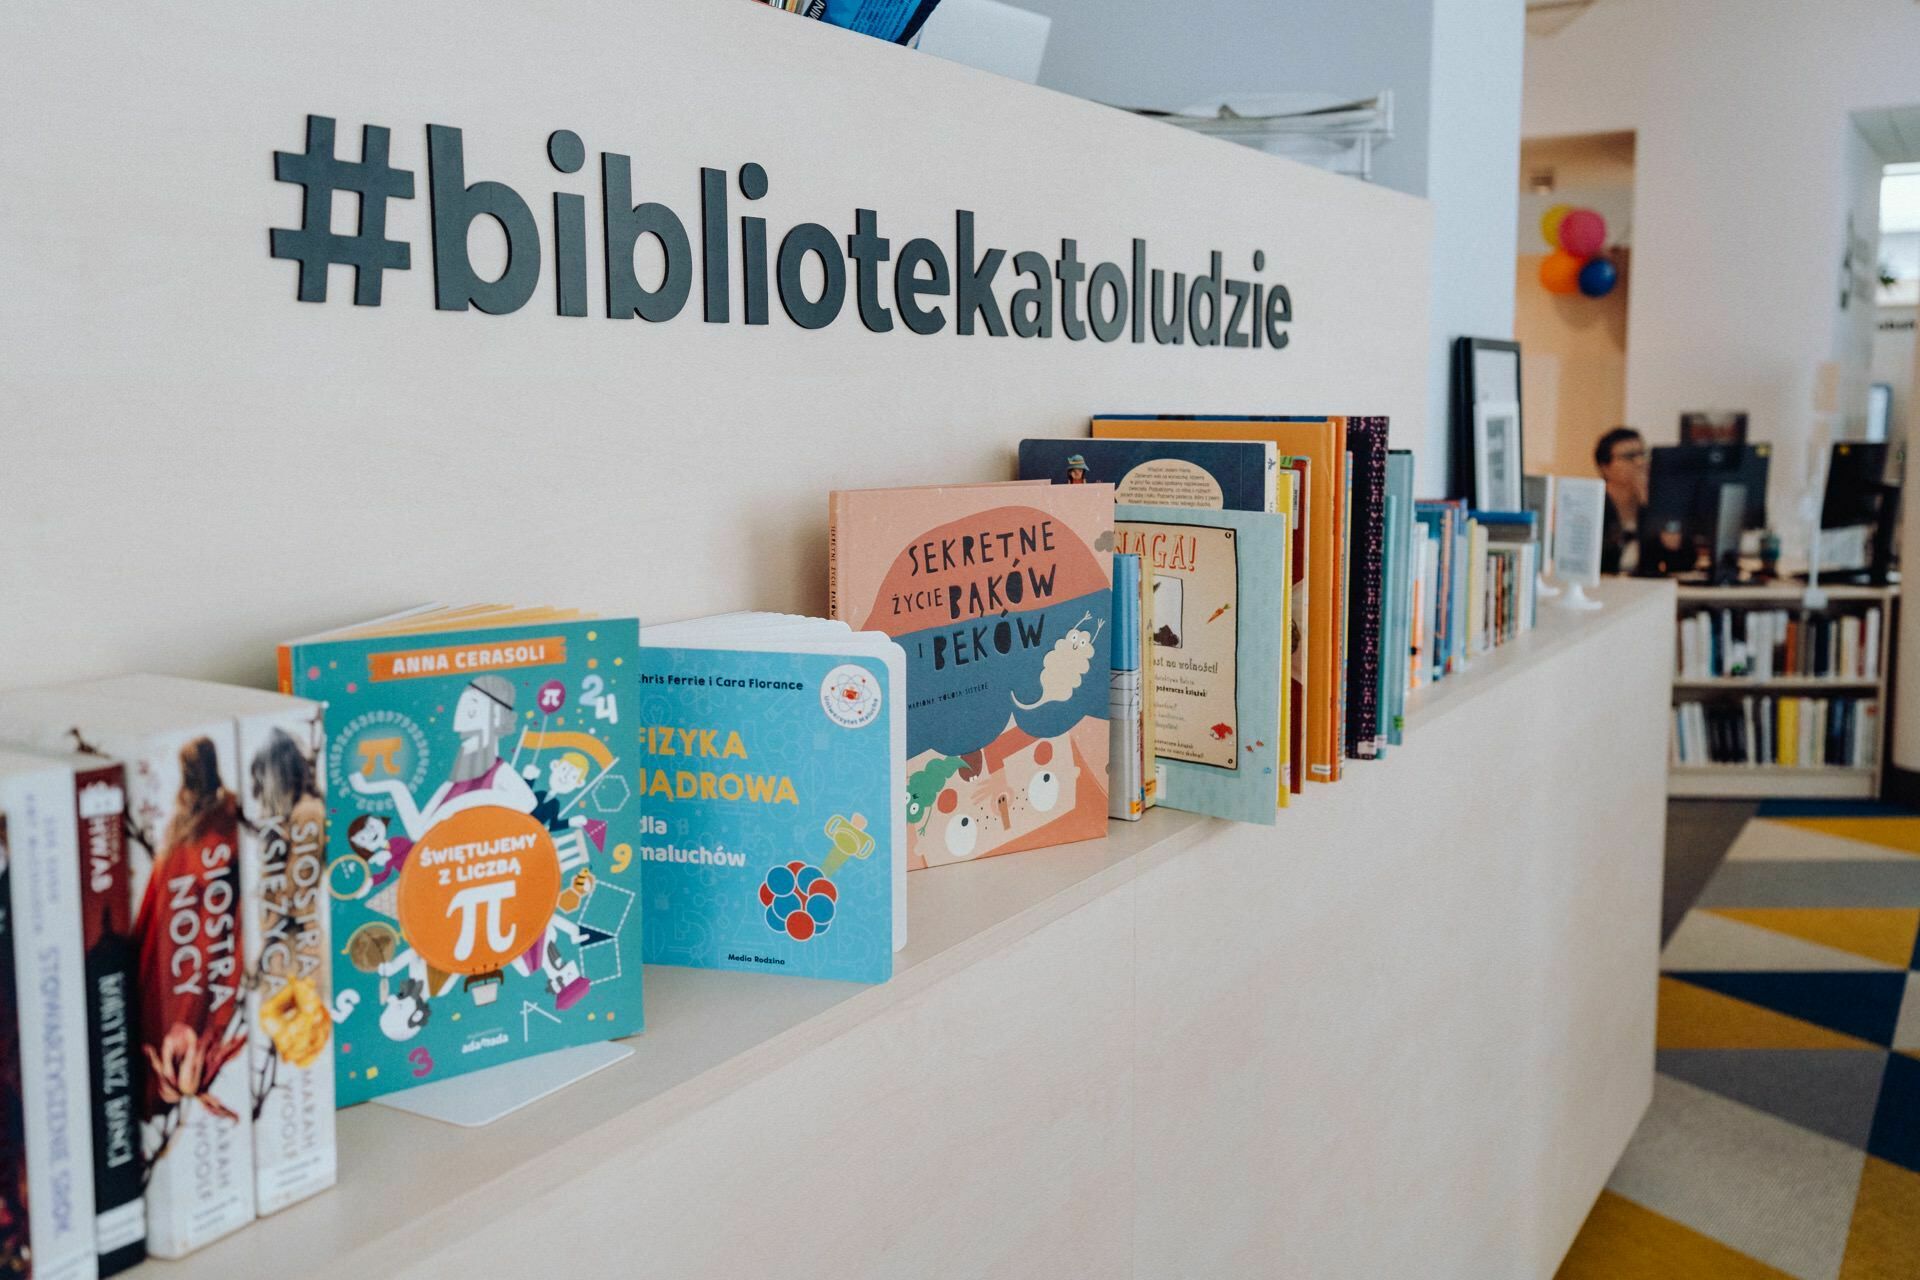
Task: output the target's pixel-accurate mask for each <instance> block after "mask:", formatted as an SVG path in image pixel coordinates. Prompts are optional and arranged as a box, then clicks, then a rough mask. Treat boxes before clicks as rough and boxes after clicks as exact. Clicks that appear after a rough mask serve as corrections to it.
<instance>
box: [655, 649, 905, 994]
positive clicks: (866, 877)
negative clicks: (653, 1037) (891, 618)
mask: <svg viewBox="0 0 1920 1280" xmlns="http://www.w3.org/2000/svg"><path fill="white" fill-rule="evenodd" d="M845 638H846V639H847V640H849V641H851V640H852V639H853V637H852V635H851V633H846V635H845ZM855 647H856V646H853V645H851V644H849V645H848V646H847V648H848V650H850V651H846V652H828V651H806V652H789V651H780V650H778V649H777V648H770V649H767V650H760V651H744V650H733V649H721V648H679V647H659V648H656V647H654V646H652V645H649V646H648V647H646V648H644V649H642V650H641V657H640V674H639V680H640V699H639V705H640V718H641V720H642V722H643V728H642V732H641V744H640V756H639V764H640V788H639V789H640V811H641V815H642V819H641V826H642V832H641V843H640V858H641V860H642V861H643V862H644V863H645V871H646V878H645V888H644V893H643V907H642V913H641V914H642V919H643V920H644V922H645V930H644V938H645V944H644V954H645V958H646V960H647V963H649V964H674V965H689V966H695V967H700V968H709V969H740V970H750V971H753V972H762V973H784V974H796V975H799V976H802V977H809V978H837V979H843V980H846V981H851V982H885V981H886V980H887V979H888V978H889V977H891V976H892V975H893V952H894V946H895V895H896V891H899V892H902V893H903V892H904V881H905V870H904V856H905V851H904V849H903V848H899V847H897V841H898V839H899V836H900V834H901V831H900V824H897V823H895V822H894V821H892V818H893V816H894V811H895V810H896V809H898V808H899V799H900V798H899V796H897V795H896V794H895V790H896V785H897V784H899V783H901V782H902V780H903V778H904V773H903V765H897V764H896V762H895V754H896V752H895V745H896V744H895V742H894V736H895V728H896V724H895V716H894V711H895V707H894V702H895V700H896V698H897V695H898V688H897V685H896V682H895V678H894V675H893V674H892V673H890V671H889V663H888V662H887V661H886V660H885V659H884V658H883V657H879V656H875V655H874V654H873V653H871V652H868V653H861V652H857V651H851V650H854V649H855ZM889 647H891V646H889ZM900 710H901V713H902V718H901V719H900V721H899V727H900V730H901V732H902V733H904V709H903V708H902V709H900ZM896 863H898V864H899V871H898V876H897V877H896Z"/></svg>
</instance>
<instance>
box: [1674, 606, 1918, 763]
mask: <svg viewBox="0 0 1920 1280" xmlns="http://www.w3.org/2000/svg"><path fill="white" fill-rule="evenodd" d="M1822 591H1823V592H1824V594H1825V595H1826V603H1825V605H1824V606H1823V607H1821V608H1819V609H1809V608H1807V607H1806V605H1805V603H1804V602H1805V597H1806V586H1805V585H1804V584H1802V583H1784V584H1773V583H1769V584H1750V585H1745V586H1732V587H1708V586H1691V585H1682V586H1681V587H1680V588H1679V589H1678V591H1677V593H1676V595H1675V605H1674V608H1675V612H1674V626H1675V653H1674V666H1675V670H1676V674H1675V676H1674V678H1673V702H1674V704H1675V705H1678V704H1679V703H1681V702H1688V701H1701V700H1703V699H1713V698H1715V697H1718V696H1724V695H1733V696H1739V695H1743V694H1752V695H1759V694H1774V695H1779V696H1786V697H1806V696H1817V695H1820V694H1832V695H1836V696H1854V697H1870V698H1872V699H1873V700H1874V701H1875V702H1877V703H1878V704H1879V706H1880V725H1879V732H1880V740H1879V742H1878V743H1877V744H1876V750H1875V752H1874V756H1873V763H1872V764H1869V765H1859V766H1833V765H1823V766H1811V767H1797V766H1781V765H1750V764H1684V765H1683V764H1679V763H1670V764H1669V766H1668V769H1667V794H1668V796H1670V797H1674V798H1684V799H1802V800H1810V799H1832V800H1858V799H1871V798H1873V797H1875V796H1878V795H1879V794H1880V775H1881V765H1882V763H1883V762H1884V761H1885V759H1886V751H1887V747H1886V730H1887V715H1888V710H1887V664H1888V657H1889V654H1890V650H1891V645H1892V637H1893V635H1894V605H1895V602H1896V601H1897V600H1898V598H1899V594H1900V592H1899V588H1898V587H1866V586H1852V585H1844V586H1826V587H1822ZM1876 604H1877V605H1879V606H1880V611H1881V637H1880V655H1879V656H1880V661H1879V669H1878V670H1877V671H1876V672H1874V673H1872V674H1870V675H1861V676H1799V675H1786V676H1773V677H1771V678H1768V679H1759V678H1757V677H1752V676H1711V677H1690V676H1684V675H1680V674H1677V672H1678V669H1679V640H1678V635H1679V631H1678V628H1679V625H1680V621H1681V620H1682V619H1683V618H1686V617H1687V616H1689V615H1691V614H1693V613H1697V612H1699V611H1700V610H1702V609H1727V608H1732V609H1787V610H1791V611H1793V612H1795V613H1815V614H1821V613H1827V614H1831V613H1841V612H1846V613H1860V612H1864V611H1865V610H1866V609H1867V608H1869V607H1871V606H1873V605H1876ZM1668 759H1669V761H1670V762H1671V761H1672V760H1673V759H1674V748H1673V745H1672V742H1671V739H1670V740H1669V744H1668Z"/></svg>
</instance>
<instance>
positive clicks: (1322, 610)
mask: <svg viewBox="0 0 1920 1280" xmlns="http://www.w3.org/2000/svg"><path fill="white" fill-rule="evenodd" d="M1091 432H1092V434H1093V435H1094V436H1095V437H1096V438H1102V439H1107V438H1113V439H1144V440H1159V439H1182V440H1251V441H1270V442H1272V443H1273V444H1274V445H1275V447H1276V448H1278V449H1279V450H1280V451H1281V454H1282V457H1283V459H1285V458H1288V457H1297V458H1304V459H1306V460H1307V466H1306V467H1305V468H1304V469H1305V472H1306V482H1307V489H1308V492H1307V497H1306V500H1305V504H1304V513H1305V517H1306V518H1305V520H1304V522H1303V523H1304V524H1305V526H1306V538H1307V556H1306V559H1307V591H1306V595H1307V599H1308V607H1307V610H1306V613H1307V617H1306V623H1305V625H1306V632H1307V661H1306V664H1305V665H1306V671H1307V678H1306V681H1305V684H1304V687H1303V688H1302V689H1301V690H1300V692H1301V693H1302V694H1303V695H1304V698H1305V710H1304V721H1305V724H1304V733H1303V735H1302V737H1303V741H1302V744H1301V745H1302V752H1301V753H1300V754H1299V755H1298V756H1297V757H1296V758H1298V759H1300V760H1301V761H1302V763H1303V767H1304V770H1305V777H1306V779H1307V780H1308V781H1314V782H1334V781H1337V780H1338V779H1339V777H1340V768H1341V763H1342V761H1343V760H1344V759H1345V757H1346V750H1345V737H1346V735H1345V732H1344V728H1343V723H1344V720H1345V718H1346V696H1345V688H1346V685H1345V680H1346V666H1345V661H1344V653H1345V649H1346V647H1347V614H1348V604H1349V600H1348V596H1347V593H1346V586H1347V584H1348V582H1349V575H1348V572H1347V560H1348V545H1349V544H1348V538H1347V530H1348V527H1349V524H1350V521H1349V519H1348V517H1347V511H1346V507H1347V500H1348V492H1349V485H1348V481H1347V457H1348V439H1347V434H1348V433H1347V419H1345V418H1258V417H1206V416H1201V415H1185V416H1174V415H1169V416H1162V417H1152V416H1148V415H1124V414H1110V415H1103V416H1100V417H1096V418H1094V419H1093V420H1092V423H1091ZM1286 465H1287V464H1286V462H1285V461H1284V460H1283V462H1282V466H1283V467H1284V466H1286ZM1294 714H1295V715H1296V716H1298V715H1300V714H1301V713H1300V712H1299V711H1298V710H1296V711H1295V713H1294ZM1290 754H1292V753H1291V752H1290Z"/></svg>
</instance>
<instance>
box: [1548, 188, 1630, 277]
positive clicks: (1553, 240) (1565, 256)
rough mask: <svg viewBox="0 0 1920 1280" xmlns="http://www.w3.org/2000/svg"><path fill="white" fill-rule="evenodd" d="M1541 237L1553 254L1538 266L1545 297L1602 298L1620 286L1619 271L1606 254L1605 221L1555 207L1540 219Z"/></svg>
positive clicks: (1584, 211) (1562, 206) (1566, 207)
mask: <svg viewBox="0 0 1920 1280" xmlns="http://www.w3.org/2000/svg"><path fill="white" fill-rule="evenodd" d="M1540 234H1541V236H1542V237H1543V238H1545V240H1546V242H1547V247H1548V248H1549V249H1552V250H1553V252H1552V253H1550V254H1548V255H1547V256H1546V259H1545V260H1544V261H1542V262H1541V264H1540V284H1541V287H1542V288H1544V289H1545V290H1546V291H1547V292H1548V293H1561V294H1567V293H1573V292H1575V291H1578V292H1580V293H1584V294H1586V295H1587V296H1588V297H1589V298H1604V297H1606V296H1607V295H1608V294H1610V293H1612V292H1613V286H1614V285H1616V284H1618V283H1619V282H1620V269H1619V268H1618V267H1616V266H1614V265H1613V259H1611V258H1609V257H1607V256H1606V253H1605V250H1606V247H1607V220H1606V219H1605V218H1603V217H1601V216H1600V215H1599V214H1597V213H1595V212H1594V211H1593V210H1591V209H1576V208H1574V207H1573V206H1572V205H1566V204H1557V205H1555V206H1553V208H1551V209H1549V210H1547V211H1546V213H1545V214H1543V215H1541V218H1540Z"/></svg>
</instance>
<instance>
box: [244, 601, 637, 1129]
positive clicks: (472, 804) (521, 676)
mask: <svg viewBox="0 0 1920 1280" xmlns="http://www.w3.org/2000/svg"><path fill="white" fill-rule="evenodd" d="M491 611H492V612H494V613H496V614H498V615H499V616H500V617H501V618H502V619H512V620H513V621H512V622H511V623H507V624H504V625H496V626H487V625H485V623H486V620H487V618H486V615H487V613H488V612H489V609H488V608H487V607H478V608H471V609H441V610H431V611H416V612H415V613H413V614H411V615H406V616H401V617H396V618H393V619H387V620H383V621H382V622H380V623H373V624H368V625H367V626H365V627H362V628H348V629H344V630H343V631H341V632H338V633H330V634H326V635H320V636H315V637H310V638H308V639H305V640H297V641H293V642H291V643H289V644H285V645H282V646H281V648H280V683H281V688H282V690H283V691H284V692H289V693H295V694H298V695H299V696H301V697H305V698H312V699H314V700H316V701H319V702H323V703H325V704H326V728H327V740H328V751H327V756H326V759H325V761H324V769H323V775H324V785H325V789H326V799H327V803H328V807H329V810H330V812H331V814H332V815H333V816H332V817H331V818H330V820H329V821H328V823H327V878H326V888H327V891H328V893H329V895H330V896H331V898H332V901H333V921H332V923H333V940H334V945H335V947H336V948H338V950H339V953H340V954H339V956H338V957H337V958H336V960H335V963H334V971H333V972H334V993H335V995H334V1017H335V1019H336V1021H337V1034H336V1036H335V1038H334V1043H335V1052H336V1059H335V1066H336V1090H337V1097H338V1101H339V1104H340V1105H342V1106H346V1105H348V1104H350V1103H355V1102H361V1101H364V1100H366V1099H368V1098H374V1097H378V1096H380V1095H382V1094H387V1093H392V1092H394V1091H396V1090H400V1089H406V1088H411V1087H413V1086H415V1085H421V1084H427V1083H430V1082H433V1081H438V1080H443V1079H446V1078H448V1077H451V1076H456V1075H461V1074H464V1073H466V1072H469V1071H477V1070H480V1069H481V1068H483V1067H491V1066H497V1065H499V1064H501V1063H503V1062H511V1061H513V1060H515V1059H517V1058H526V1057H532V1056H533V1055H535V1054H540V1053H546V1052H549V1051H551V1050H554V1049H562V1048H567V1047H569V1046H572V1045H578V1044H585V1043H588V1042H590V1041H595V1040H608V1039H612V1038H614V1037H617V1036H630V1035H634V1034H636V1033H637V1032H639V1031H640V1030H641V1029H642V1018H641V999H640V980H641V959H640V913H639V912H638V911H637V910H635V909H634V908H635V906H636V901H637V899H638V896H639V890H640V864H639V860H638V859H637V858H636V857H635V855H634V850H635V848H636V847H637V846H638V844H639V843H640V806H639V803H638V797H637V795H636V794H635V788H634V785H633V778H634V766H635V762H636V756H637V755H638V745H639V731H640V727H641V715H640V705H639V701H640V699H639V689H638V687H637V685H636V682H635V679H634V677H635V674H636V666H635V663H634V655H635V653H636V652H637V650H638V648H639V632H640V624H639V623H638V622H637V621H635V620H634V619H632V618H620V619H607V618H602V619H594V620H591V621H580V620H577V618H578V615H575V614H559V613H557V612H556V611H552V610H529V611H511V610H505V609H496V610H491ZM436 622H439V623H440V624H441V625H438V626H436V625H435V623H436Z"/></svg>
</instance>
